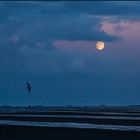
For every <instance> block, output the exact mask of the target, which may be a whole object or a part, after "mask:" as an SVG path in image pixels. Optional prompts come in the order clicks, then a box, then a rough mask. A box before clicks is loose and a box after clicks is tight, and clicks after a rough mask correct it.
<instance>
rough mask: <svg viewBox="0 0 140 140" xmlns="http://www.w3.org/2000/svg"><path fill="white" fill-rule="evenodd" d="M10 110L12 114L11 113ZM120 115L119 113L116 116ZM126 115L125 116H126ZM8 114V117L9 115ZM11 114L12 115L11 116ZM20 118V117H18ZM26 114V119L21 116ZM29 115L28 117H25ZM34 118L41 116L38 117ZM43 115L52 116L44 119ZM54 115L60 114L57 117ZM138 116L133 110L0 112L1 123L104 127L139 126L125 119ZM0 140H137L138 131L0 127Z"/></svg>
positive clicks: (137, 122)
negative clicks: (101, 125)
mask: <svg viewBox="0 0 140 140" xmlns="http://www.w3.org/2000/svg"><path fill="white" fill-rule="evenodd" d="M10 111H11V112H10ZM119 113H120V114H119ZM127 113H128V114H127ZM10 115H11V116H10ZM12 115H13V116H12ZM18 115H20V116H18ZM24 115H25V116H24ZM28 115H30V116H28ZM35 115H41V116H40V117H39V116H38V117H37V116H35ZM45 115H52V117H47V116H45ZM56 115H62V116H61V117H56ZM76 115H79V116H80V115H81V116H82V115H83V116H85V118H71V117H65V116H76ZM87 115H91V116H93V117H94V116H96V117H97V116H99V115H100V116H102V117H105V118H104V119H103V118H86V116H87ZM112 116H116V117H119V116H121V117H122V116H124V117H126V119H108V118H106V117H112ZM130 116H131V117H136V118H137V117H140V111H139V110H138V111H136V110H133V109H132V110H125V109H124V110H122V109H121V110H119V109H118V110H113V109H112V110H111V111H110V110H108V109H104V110H103V109H102V110H99V109H96V110H84V109H80V110H76V111H74V110H70V109H69V110H67V109H66V110H63V111H62V110H61V109H56V110H52V109H50V110H45V109H44V110H42V111H41V110H36V109H32V110H28V109H27V108H26V109H23V110H22V111H21V110H20V109H19V110H17V109H15V110H14V111H13V110H12V109H11V110H10V109H9V110H8V111H7V110H6V111H5V110H3V111H0V120H6V121H8V120H11V121H22V122H24V121H25V122H28V121H32V122H39V123H40V122H80V123H90V124H103V125H104V124H106V125H110V124H111V125H112V124H113V125H125V126H131V125H132V126H140V120H139V118H138V120H133V119H132V120H131V119H130V120H127V117H130ZM0 139H1V140H26V139H30V140H38V139H41V140H59V139H60V140H72V139H76V140H77V139H78V140H105V139H107V140H140V131H121V130H111V129H109V130H107V129H106V130H105V129H97V128H92V129H90V128H82V129H81V128H67V127H62V126H61V127H49V126H45V127H41V126H22V125H21V124H20V125H7V124H4V125H3V124H0Z"/></svg>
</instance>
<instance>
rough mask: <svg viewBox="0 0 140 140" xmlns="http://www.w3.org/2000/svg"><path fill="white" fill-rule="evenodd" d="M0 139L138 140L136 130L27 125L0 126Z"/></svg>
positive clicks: (138, 134)
mask: <svg viewBox="0 0 140 140" xmlns="http://www.w3.org/2000/svg"><path fill="white" fill-rule="evenodd" d="M0 139H1V140H26V139H30V140H38V139H41V140H58V139H60V140H73V139H79V140H93V139H95V140H105V139H107V140H139V139H140V133H138V132H122V131H111V130H97V129H76V128H49V127H48V128H47V127H45V128H43V127H29V126H28V127H27V126H6V125H1V126H0Z"/></svg>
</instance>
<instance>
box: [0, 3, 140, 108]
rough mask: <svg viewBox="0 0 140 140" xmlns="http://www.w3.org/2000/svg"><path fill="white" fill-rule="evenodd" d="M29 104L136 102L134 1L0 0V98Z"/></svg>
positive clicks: (138, 44) (137, 15)
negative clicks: (102, 44) (101, 45)
mask: <svg viewBox="0 0 140 140" xmlns="http://www.w3.org/2000/svg"><path fill="white" fill-rule="evenodd" d="M98 40H101V41H104V42H105V49H104V50H102V51H98V50H97V49H96V42H97V41H98ZM27 81H28V82H30V83H31V85H32V92H31V94H28V93H27V90H26V82H27ZM29 104H32V105H37V104H38V105H51V106H53V105H54V106H56V105H60V106H61V105H102V104H104V105H132V104H134V105H138V104H140V2H138V1H137V2H121V1H118V2H107V1H106V2H103V1H102V2H101V1H100V2H82V1H81V2H80V1H79V2H74V1H73V2H66V1H65V2H63V1H62V2H59V1H58V2H45V1H44V2H37V1H36V2H33V1H31V2H2V1H1V2H0V105H29Z"/></svg>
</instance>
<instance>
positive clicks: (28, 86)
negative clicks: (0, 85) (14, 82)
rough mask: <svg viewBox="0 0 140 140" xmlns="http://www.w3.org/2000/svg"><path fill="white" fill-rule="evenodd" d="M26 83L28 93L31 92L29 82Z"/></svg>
mask: <svg viewBox="0 0 140 140" xmlns="http://www.w3.org/2000/svg"><path fill="white" fill-rule="evenodd" d="M26 85H27V90H28V92H29V93H30V92H31V84H30V83H28V82H27V83H26Z"/></svg>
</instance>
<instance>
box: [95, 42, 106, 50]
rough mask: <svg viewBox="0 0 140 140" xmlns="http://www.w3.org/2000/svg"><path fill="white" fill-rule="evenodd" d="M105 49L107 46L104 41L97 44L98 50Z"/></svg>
mask: <svg viewBox="0 0 140 140" xmlns="http://www.w3.org/2000/svg"><path fill="white" fill-rule="evenodd" d="M104 47H105V44H104V42H103V41H98V42H97V43H96V48H97V50H99V51H101V50H103V49H104Z"/></svg>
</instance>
